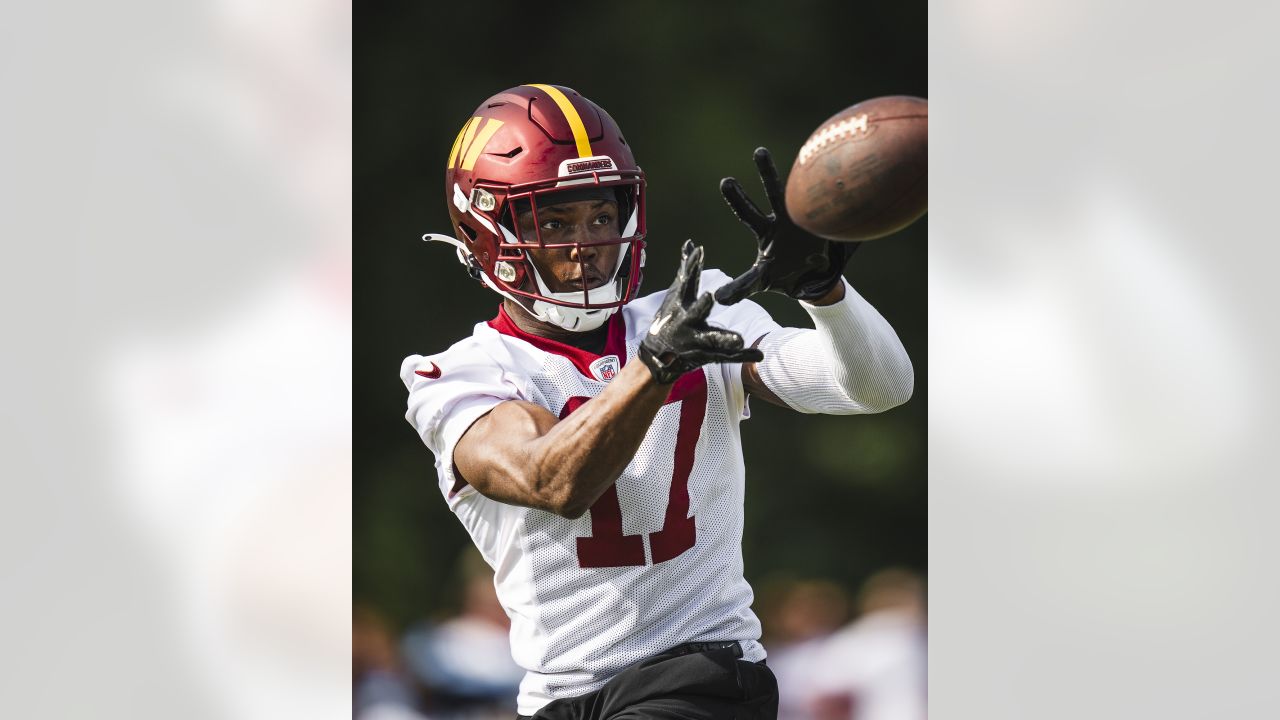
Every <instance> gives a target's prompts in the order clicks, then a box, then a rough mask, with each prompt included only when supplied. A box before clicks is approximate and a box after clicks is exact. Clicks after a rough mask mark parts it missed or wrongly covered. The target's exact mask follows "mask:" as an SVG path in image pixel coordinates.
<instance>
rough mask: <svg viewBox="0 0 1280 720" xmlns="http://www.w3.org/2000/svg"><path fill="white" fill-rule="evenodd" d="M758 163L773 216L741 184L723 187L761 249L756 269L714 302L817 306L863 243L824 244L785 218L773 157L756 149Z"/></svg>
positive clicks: (722, 183)
mask: <svg viewBox="0 0 1280 720" xmlns="http://www.w3.org/2000/svg"><path fill="white" fill-rule="evenodd" d="M755 161H756V168H758V169H759V171H760V180H761V182H763V183H764V193H765V196H766V197H768V198H769V206H770V208H771V209H772V210H773V212H771V213H769V214H768V215H766V214H764V213H763V212H761V211H760V208H758V207H756V204H755V203H754V202H752V201H751V198H749V197H747V193H746V192H745V191H743V189H742V185H741V184H739V183H738V181H737V180H735V179H733V178H731V177H730V178H725V179H724V180H721V181H720V193H721V194H723V195H724V199H725V202H727V203H729V208H730V209H731V210H733V214H734V215H737V216H738V219H739V220H741V221H742V223H743V224H744V225H746V226H747V227H748V228H749V229H750V230H751V232H752V233H753V234H754V235H755V236H756V243H757V245H758V248H759V249H758V252H757V255H756V261H755V264H753V265H752V266H751V267H750V268H749V269H748V270H747V271H746V272H744V273H743V274H741V275H739V276H738V277H737V278H734V279H733V280H732V281H731V282H729V283H728V284H727V285H724V286H722V287H721V288H720V289H719V290H716V302H719V303H723V304H725V305H732V304H733V303H736V302H738V301H739V300H742V299H743V298H746V297H748V296H750V295H754V294H755V293H758V292H765V291H770V292H776V293H782V294H783V295H786V296H788V297H793V298H796V299H797V300H816V299H818V298H820V297H822V296H823V295H826V294H827V293H828V292H830V291H831V289H832V288H833V287H835V285H836V283H838V282H840V277H841V275H842V274H843V273H844V266H845V263H847V262H849V256H850V255H853V252H854V251H855V250H857V249H858V246H859V245H861V243H839V242H832V241H830V240H823V239H822V238H820V237H816V236H814V235H810V234H809V233H807V232H805V231H804V230H801V229H800V228H798V227H796V225H795V223H793V222H791V218H790V217H788V216H787V205H786V201H785V199H784V198H785V196H784V191H783V187H782V183H781V181H779V180H778V169H777V168H775V167H774V166H773V158H772V157H771V156H770V155H769V151H768V150H767V149H765V148H756V152H755Z"/></svg>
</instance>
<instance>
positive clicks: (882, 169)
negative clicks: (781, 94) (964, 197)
mask: <svg viewBox="0 0 1280 720" xmlns="http://www.w3.org/2000/svg"><path fill="white" fill-rule="evenodd" d="M928 208H929V101H928V100H923V99H921V98H916V97H908V96H906V95H894V96H890V97H879V98H873V99H871V100H866V101H864V102H860V103H858V104H857V105H854V106H853V107H850V108H848V109H846V110H843V111H842V112H840V113H838V114H836V115H834V116H832V117H831V118H830V119H828V120H827V121H826V122H824V123H822V125H821V126H819V127H818V129H817V130H815V131H814V132H813V134H812V135H810V136H809V139H808V140H806V141H805V143H804V145H802V146H801V147H800V154H799V155H797V156H796V161H795V164H794V165H792V166H791V175H790V176H789V177H788V178H787V212H788V213H789V214H790V215H791V219H792V220H794V221H795V223H796V224H797V225H799V226H800V227H802V228H804V229H805V230H808V231H809V232H811V233H813V234H815V235H819V236H821V237H824V238H827V239H828V240H841V241H845V242H856V241H861V240H873V239H875V238H879V237H884V236H885V235H888V234H890V233H894V232H897V231H899V230H901V229H902V228H904V227H906V226H908V225H910V224H911V223H913V222H915V221H916V220H918V219H919V218H920V216H921V215H924V214H925V212H926V211H927V210H928Z"/></svg>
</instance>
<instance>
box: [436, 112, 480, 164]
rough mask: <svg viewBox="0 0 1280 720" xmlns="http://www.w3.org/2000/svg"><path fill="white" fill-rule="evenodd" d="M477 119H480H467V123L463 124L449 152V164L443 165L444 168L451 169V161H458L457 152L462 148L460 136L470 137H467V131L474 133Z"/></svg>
mask: <svg viewBox="0 0 1280 720" xmlns="http://www.w3.org/2000/svg"><path fill="white" fill-rule="evenodd" d="M479 119H480V118H478V117H473V118H468V119H467V122H466V123H464V124H463V126H462V129H461V130H459V131H458V137H456V138H454V140H453V149H452V150H450V151H449V162H447V163H445V164H444V166H445V167H446V168H451V167H453V161H454V160H457V159H458V150H459V149H460V148H461V147H462V136H463V135H466V136H467V137H471V136H470V135H467V130H472V131H473V132H474V125H475V124H476V121H477V120H479Z"/></svg>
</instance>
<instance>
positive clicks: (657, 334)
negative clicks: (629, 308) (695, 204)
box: [639, 240, 764, 385]
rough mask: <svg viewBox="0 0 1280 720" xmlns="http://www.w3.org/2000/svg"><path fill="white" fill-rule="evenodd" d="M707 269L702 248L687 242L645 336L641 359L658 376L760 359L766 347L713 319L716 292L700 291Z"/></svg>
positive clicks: (665, 380) (671, 377)
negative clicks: (750, 344)
mask: <svg viewBox="0 0 1280 720" xmlns="http://www.w3.org/2000/svg"><path fill="white" fill-rule="evenodd" d="M701 275H702V248H701V247H695V246H694V244H693V241H692V240H686V241H685V242H684V249H683V251H682V252H681V253H680V270H679V272H677V273H676V279H675V282H673V283H672V284H671V289H670V290H668V291H667V296H666V297H665V298H663V299H662V305H661V306H660V307H659V308H658V312H657V314H655V315H654V316H653V324H651V325H650V326H649V331H648V332H646V333H645V336H644V339H643V340H641V341H640V353H639V355H640V360H641V362H643V363H644V364H645V365H646V366H647V367H648V368H649V372H651V373H653V378H654V379H655V380H657V381H658V382H659V383H661V384H663V385H666V384H669V383H673V382H675V381H676V380H677V379H678V378H679V377H680V376H681V375H683V374H685V373H687V372H689V371H690V370H696V369H698V368H700V367H702V366H703V365H706V364H708V363H741V362H760V361H761V360H762V359H764V355H763V353H761V352H760V351H759V350H757V349H755V348H743V347H742V345H743V343H742V336H741V335H739V334H738V333H736V332H733V331H732V330H724V329H721V328H717V327H712V326H710V325H708V324H707V315H709V314H710V313H711V306H712V305H714V304H715V303H713V302H712V301H711V293H702V295H701V296H699V295H698V279H699V277H701Z"/></svg>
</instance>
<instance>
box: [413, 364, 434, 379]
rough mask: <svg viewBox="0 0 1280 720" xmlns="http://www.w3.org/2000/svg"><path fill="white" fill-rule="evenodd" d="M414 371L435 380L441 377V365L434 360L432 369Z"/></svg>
mask: <svg viewBox="0 0 1280 720" xmlns="http://www.w3.org/2000/svg"><path fill="white" fill-rule="evenodd" d="M414 372H415V373H417V374H419V375H421V376H422V377H424V378H431V379H432V380H435V379H436V378H438V377H440V366H439V365H436V364H435V363H434V362H433V363H431V369H430V370H414Z"/></svg>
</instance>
